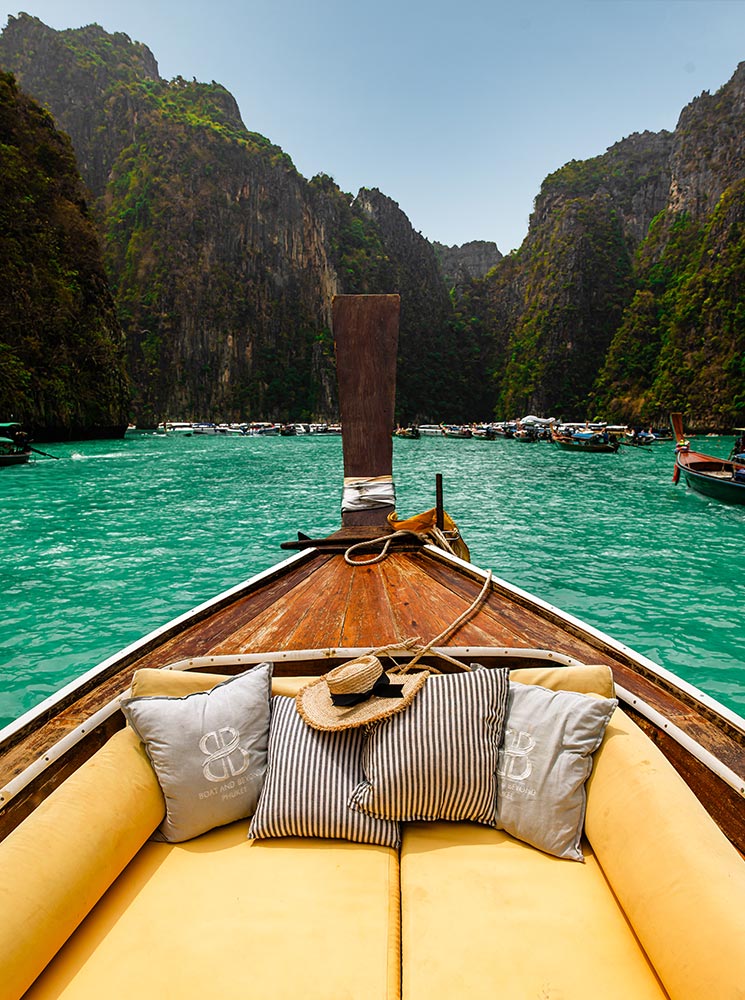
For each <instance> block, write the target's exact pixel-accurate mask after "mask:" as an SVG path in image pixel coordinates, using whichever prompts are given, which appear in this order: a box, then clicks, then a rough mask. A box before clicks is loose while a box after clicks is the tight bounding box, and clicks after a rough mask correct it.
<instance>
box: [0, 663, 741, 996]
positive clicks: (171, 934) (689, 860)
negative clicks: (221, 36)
mask: <svg viewBox="0 0 745 1000" xmlns="http://www.w3.org/2000/svg"><path fill="white" fill-rule="evenodd" d="M147 673H148V672H143V674H147ZM158 674H159V675H160V677H158V678H157V680H155V681H154V680H153V678H151V677H148V676H143V677H142V678H140V681H139V683H140V684H141V685H142V686H141V687H140V688H139V690H135V691H134V693H152V690H153V689H152V687H149V686H148V685H150V684H151V682H153V683H156V684H157V685H160V684H161V683H162V684H166V685H168V684H170V685H172V687H171V688H170V689H168V690H165V689H163V688H162V687H159V688H158V691H159V693H164V694H168V693H173V694H183V693H186V688H184V687H183V686H180V685H184V684H186V685H187V686H190V687H189V690H203V689H205V688H206V687H208V686H210V685H211V684H214V683H216V682H217V681H219V680H221V679H222V678H208V677H206V675H180V677H179V676H172V677H170V678H169V677H167V674H168V672H160V671H159V672H158ZM173 674H174V675H175V674H176V672H173ZM513 676H514V678H515V679H520V680H522V681H523V682H529V683H540V684H542V685H545V686H553V687H556V686H565V687H568V688H569V689H570V690H577V689H579V690H581V691H584V692H588V693H596V694H600V695H606V696H607V695H609V694H610V693H611V689H612V681H611V679H610V674H609V671H608V670H607V668H589V667H588V668H554V669H552V670H550V671H515V672H514V675H513ZM184 677H187V678H188V680H184ZM301 683H304V681H303V680H302V679H297V680H294V679H275V681H274V690H275V692H279V693H284V694H292V693H294V692H295V691H296V690H297V689H298V686H299V685H300V684H301ZM200 685H201V686H200ZM163 815H164V802H163V797H162V793H161V791H160V787H159V785H158V782H157V780H156V778H155V775H154V773H153V771H152V768H151V766H150V763H149V761H148V759H147V756H146V755H145V752H144V750H143V748H142V745H141V744H140V743H139V740H138V739H137V737H136V736H135V734H134V733H133V732H132V731H131V730H129V729H124V730H122V731H121V732H119V733H117V734H116V735H115V736H114V737H112V739H111V740H110V741H109V742H108V743H107V744H106V746H104V747H103V748H102V749H101V750H100V751H99V752H98V753H97V754H95V755H94V756H93V757H92V758H91V759H90V760H89V761H88V762H87V763H86V764H84V765H83V766H82V767H81V768H80V769H79V770H78V771H77V772H76V773H75V774H73V775H72V776H71V777H69V778H68V779H67V780H66V781H65V782H64V784H63V785H62V786H61V787H60V788H58V789H57V790H56V791H55V792H54V793H52V795H51V796H49V798H47V799H46V800H45V801H44V802H43V803H42V804H41V805H40V806H39V807H38V808H37V809H36V811H35V812H34V813H33V814H32V815H31V816H29V817H28V818H27V819H26V820H25V821H24V822H23V823H22V824H21V825H20V826H19V827H18V828H17V829H16V830H15V831H14V832H13V833H12V834H10V835H9V837H7V838H6V840H5V841H3V842H2V843H0V984H2V985H1V986H0V992H1V993H2V996H3V998H6V1000H16V998H19V997H21V996H23V995H24V994H25V991H26V990H28V993H27V994H25V995H26V996H27V997H28V998H30V1000H41V998H44V1000H47V998H58V997H60V998H61V997H64V998H67V1000H83V998H85V1000H88V998H91V1000H92V998H99V997H102V996H106V997H114V998H116V997H127V998H131V997H137V998H141V1000H150V998H156V997H157V998H158V1000H170V998H173V1000H190V998H203V997H209V996H225V995H227V994H230V995H231V996H252V997H258V998H262V1000H263V998H266V1000H271V998H288V1000H289V998H318V1000H321V998H323V1000H337V998H338V1000H341V998H350V1000H367V998H370V1000H378V998H379V1000H384V998H397V997H401V996H402V997H403V998H404V1000H420V998H421V1000H433V998H438V997H442V998H453V997H461V996H462V997H469V998H478V997H487V996H488V997H495V996H499V997H505V998H506V1000H524V998H525V1000H527V998H532V997H540V998H544V1000H583V998H585V997H586V998H596V997H600V996H602V997H604V998H618V1000H628V998H632V997H633V998H634V1000H644V998H647V997H649V998H655V997H665V996H669V997H672V998H674V1000H700V998H701V997H712V998H714V997H716V998H717V1000H735V998H745V975H743V969H745V865H744V864H743V860H742V858H741V856H740V855H739V854H738V853H737V851H735V850H734V848H733V847H732V846H731V845H730V844H729V843H728V841H727V840H726V839H725V838H724V836H723V835H722V834H721V833H720V831H719V830H718V828H717V827H716V826H715V825H714V823H713V822H712V821H711V819H710V818H709V817H708V815H707V814H706V813H705V811H704V810H703V809H702V807H701V806H700V805H699V803H698V801H697V800H696V798H695V797H694V796H693V794H692V793H691V792H690V791H689V789H688V788H687V787H686V786H685V785H684V783H683V782H682V781H681V779H680V778H679V777H678V776H677V774H676V773H675V771H674V770H673V768H672V767H671V766H670V765H669V764H668V762H667V761H666V760H665V758H664V757H663V756H662V755H661V753H660V752H659V751H658V750H657V748H656V747H654V745H653V744H652V743H651V742H650V741H649V740H648V739H647V737H646V736H644V734H642V732H641V731H640V730H639V729H638V728H637V727H636V726H635V725H634V724H633V723H632V722H631V721H630V720H629V719H628V718H627V717H626V716H625V715H624V714H623V713H622V712H621V711H619V710H617V711H616V713H615V714H614V716H613V718H612V720H611V723H610V725H609V726H608V729H607V730H606V734H605V737H604V740H603V743H602V745H601V747H600V749H599V750H598V751H597V752H596V754H595V757H594V765H593V771H592V775H591V777H590V780H589V782H588V800H587V813H586V823H585V833H586V839H585V841H583V853H584V855H585V863H584V864H578V863H576V862H574V861H566V860H559V859H557V858H554V857H550V856H549V855H546V854H543V853H542V852H541V851H538V850H536V849H535V848H533V847H530V846H528V845H527V844H524V843H521V842H520V841H518V840H516V839H514V838H512V837H510V836H509V835H508V834H506V833H504V832H502V831H497V830H493V829H491V828H488V827H483V826H479V825H476V824H471V823H444V822H434V823H408V824H404V825H403V834H402V845H401V848H400V851H396V850H394V849H391V848H384V847H376V846H369V845H362V844H354V843H348V842H345V841H340V840H321V839H311V838H308V839H301V838H281V839H277V840H265V841H254V842H252V841H249V840H248V839H247V837H246V833H247V821H242V822H238V823H233V824H231V825H230V826H226V827H221V828H218V829H216V830H213V831H211V832H210V833H207V834H204V835H203V836H201V837H198V838H196V839H194V840H191V841H187V842H185V843H180V844H166V843H158V842H155V841H153V840H150V839H149V838H150V837H151V835H152V833H153V831H154V829H155V828H156V827H157V826H158V824H159V823H160V821H161V820H162V818H163Z"/></svg>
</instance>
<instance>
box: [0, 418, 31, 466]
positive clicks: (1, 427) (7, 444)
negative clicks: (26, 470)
mask: <svg viewBox="0 0 745 1000" xmlns="http://www.w3.org/2000/svg"><path fill="white" fill-rule="evenodd" d="M30 458H31V448H30V446H29V442H28V435H27V434H26V433H25V431H24V430H23V428H22V426H21V425H20V424H19V423H15V422H10V423H5V424H0V468H2V467H3V466H10V465H26V463H27V462H28V461H29V459H30Z"/></svg>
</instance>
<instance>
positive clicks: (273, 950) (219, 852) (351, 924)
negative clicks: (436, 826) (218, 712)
mask: <svg viewBox="0 0 745 1000" xmlns="http://www.w3.org/2000/svg"><path fill="white" fill-rule="evenodd" d="M247 825H248V824H247V823H246V822H245V821H242V822H237V823H234V824H232V825H231V826H226V827H221V828H219V829H217V830H213V831H212V832H210V833H207V834H204V835H203V836H201V837H199V838H197V839H195V840H191V841H187V842H186V843H183V844H164V843H156V842H153V841H151V842H148V843H147V844H145V845H144V847H143V848H142V849H141V850H140V851H139V853H138V854H137V856H136V857H135V858H134V860H133V861H132V862H131V864H130V865H129V867H128V868H127V870H126V872H125V873H124V874H123V875H122V877H121V878H120V879H119V880H118V881H117V882H115V883H114V885H113V886H112V887H111V889H110V890H109V891H108V892H107V893H106V894H105V895H104V897H103V898H102V899H101V901H100V902H99V903H98V905H97V906H96V907H95V908H94V909H93V910H92V912H91V913H90V914H89V916H88V917H87V918H86V920H85V921H84V922H83V923H82V924H81V925H80V927H79V928H78V929H77V931H76V932H75V933H74V934H73V936H72V937H71V938H70V940H69V941H68V942H67V944H66V945H65V946H64V947H63V948H62V950H61V951H60V953H59V954H58V955H57V956H56V958H55V959H54V960H53V961H52V962H51V963H50V965H49V966H48V967H47V969H46V970H45V972H44V973H43V974H42V975H41V976H40V977H39V979H38V980H37V981H36V983H35V984H34V985H33V987H32V988H31V990H30V991H29V993H28V994H27V997H28V998H29V1000H31V998H34V1000H41V998H45V1000H46V998H51V997H54V998H65V1000H100V998H101V997H106V996H119V997H142V998H145V997H158V998H159V1000H191V998H195V1000H196V998H199V1000H203V998H204V997H213V996H214V997H226V996H231V997H238V996H244V997H272V998H273V1000H285V998H286V1000H297V998H298V997H303V998H305V1000H314V998H317V1000H327V998H329V997H339V998H341V997H349V998H350V1000H351V998H355V1000H366V998H370V1000H387V998H397V997H398V996H399V978H400V971H399V865H398V855H397V852H396V851H395V850H392V849H391V848H384V847H373V846H368V845H361V844H352V843H347V842H345V841H336V840H320V839H317V840H315V839H297V838H284V839H278V840H272V841H261V842H259V841H249V840H247V839H246V829H247Z"/></svg>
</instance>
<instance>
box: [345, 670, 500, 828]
mask: <svg viewBox="0 0 745 1000" xmlns="http://www.w3.org/2000/svg"><path fill="white" fill-rule="evenodd" d="M508 691H509V680H508V671H507V670H502V669H500V670H474V671H473V672H471V673H467V674H448V675H441V676H434V677H430V678H429V679H428V680H427V683H426V684H425V685H424V687H423V688H422V690H421V691H420V692H419V694H418V695H417V696H416V698H415V699H414V701H413V702H412V703H411V705H410V706H409V708H407V709H406V711H404V712H401V713H399V714H398V715H393V716H391V717H390V718H389V719H384V720H382V721H381V722H379V723H377V724H376V725H375V726H374V727H373V726H371V727H369V731H368V738H367V742H366V745H365V751H364V753H363V756H362V766H363V768H364V772H365V779H364V780H363V781H362V782H360V784H359V785H358V786H357V787H356V788H355V790H354V792H353V793H352V797H351V799H350V805H351V806H353V808H355V809H359V810H361V811H362V812H364V813H366V814H368V815H370V816H378V817H382V818H386V819H398V820H434V819H448V820H460V819H468V820H474V821H475V822H477V823H485V824H486V825H488V826H496V825H497V766H498V763H499V744H500V740H501V738H502V727H503V725H504V716H505V710H506V703H507V694H508Z"/></svg>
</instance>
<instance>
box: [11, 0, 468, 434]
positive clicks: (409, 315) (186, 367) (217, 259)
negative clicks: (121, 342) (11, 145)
mask: <svg viewBox="0 0 745 1000" xmlns="http://www.w3.org/2000/svg"><path fill="white" fill-rule="evenodd" d="M0 63H2V64H3V65H5V66H8V67H10V68H12V69H13V70H14V72H15V73H17V75H18V79H19V81H20V83H21V85H22V86H23V87H25V88H26V89H28V90H29V91H30V92H31V93H32V94H33V95H34V96H35V97H36V98H37V99H38V100H40V101H41V102H43V103H44V104H45V106H46V107H48V108H49V110H50V111H51V112H52V113H53V115H54V116H55V118H56V119H57V120H58V121H59V122H60V124H61V125H62V127H63V128H65V129H66V130H67V131H68V132H69V133H70V136H71V138H72V141H73V145H74V147H75V150H76V152H77V155H78V158H79V162H80V164H81V169H82V171H83V175H84V177H85V179H86V181H87V183H88V184H89V186H90V188H91V190H92V192H93V194H94V195H95V197H96V207H97V212H98V215H99V217H100V220H101V222H100V225H101V231H102V234H103V240H104V245H105V260H106V266H107V271H108V273H109V276H110V280H111V283H112V288H113V291H114V295H115V298H116V302H117V308H118V311H119V316H120V318H121V322H122V325H123V327H124V330H125V332H126V338H127V354H128V365H129V371H130V373H131V377H132V382H133V392H134V395H133V409H134V413H135V415H136V416H137V418H138V419H139V420H140V421H142V420H145V421H149V420H154V419H156V418H158V417H163V416H167V415H171V416H179V417H182V418H196V417H201V418H221V419H239V418H241V419H245V418H252V417H253V418H271V419H289V418H292V419H302V418H312V417H314V416H326V417H329V416H333V415H334V413H335V400H334V389H333V386H334V379H333V350H332V345H331V340H330V334H329V320H330V301H331V296H332V295H333V294H335V293H337V292H364V291H368V292H374V291H380V292H391V291H397V290H399V286H401V287H404V286H405V287H406V288H407V289H409V288H411V289H415V290H416V295H417V300H416V301H417V308H414V306H413V304H412V303H408V304H407V305H406V307H405V312H404V317H403V322H402V326H401V337H400V351H401V365H400V367H401V373H402V374H401V391H400V407H399V408H400V409H401V410H402V411H405V412H406V413H410V414H417V415H421V416H426V417H428V418H430V419H433V418H434V417H435V416H437V415H438V414H437V413H436V411H435V410H434V409H433V408H432V407H434V405H435V402H436V400H437V397H436V396H435V395H434V394H433V391H432V385H431V384H430V383H429V382H427V381H426V380H425V379H423V378H422V377H421V375H420V372H419V364H418V362H419V359H420V355H419V345H420V343H421V338H422V330H423V329H424V328H425V327H426V328H427V329H428V330H430V331H431V332H432V336H433V338H434V341H435V342H438V343H439V341H438V340H437V338H438V337H439V338H440V340H442V338H443V337H446V336H447V323H448V319H449V317H450V314H451V307H450V303H449V300H448V297H447V294H446V290H445V288H444V285H443V283H442V279H441V277H440V275H439V273H438V271H437V268H436V265H435V264H434V258H433V256H432V252H431V249H430V248H428V247H427V246H426V245H425V241H423V240H422V239H421V237H418V238H416V239H414V236H415V234H413V230H411V226H410V225H409V223H408V220H406V218H405V216H404V215H403V213H399V214H400V217H399V218H398V219H397V222H396V225H394V226H392V227H391V226H390V225H389V224H388V222H389V220H388V217H387V216H386V217H385V218H380V219H379V218H378V216H377V215H376V213H375V212H372V211H369V210H368V209H369V205H368V204H367V202H366V201H365V197H364V196H361V197H360V198H358V199H357V200H356V201H354V204H352V202H353V199H352V197H351V196H350V195H346V194H344V193H343V192H342V191H340V190H339V188H338V186H337V185H336V184H335V183H334V182H333V180H332V179H331V178H329V177H327V176H325V175H320V176H319V177H317V178H313V179H312V180H311V181H307V180H306V179H305V178H303V177H302V176H301V175H300V174H299V173H298V172H297V170H296V169H295V167H294V165H293V164H292V161H291V160H290V158H289V156H287V155H286V154H285V153H284V152H283V151H282V150H281V149H280V148H279V147H277V146H275V145H273V144H272V143H271V142H270V141H269V140H267V139H266V138H264V137H263V136H260V135H258V134H257V133H255V132H251V131H250V130H248V129H247V128H246V127H245V125H244V124H243V122H242V120H241V117H240V114H239V111H238V108H237V106H236V104H235V101H234V100H233V98H232V97H231V95H230V94H228V93H227V91H225V89H224V88H223V87H221V86H220V85H218V84H215V83H212V84H200V83H197V82H196V81H192V82H188V81H186V80H184V79H182V78H180V77H178V78H176V79H175V80H172V81H165V80H163V79H161V77H160V75H159V73H158V68H157V64H156V62H155V59H154V57H153V56H152V54H151V53H150V51H149V50H148V49H147V48H146V47H145V46H144V45H141V44H139V43H136V42H132V41H131V40H130V39H129V38H128V37H127V36H126V35H122V34H116V35H110V34H108V33H107V32H106V31H104V30H103V29H102V28H100V27H98V26H96V25H92V26H89V27H87V28H81V29H75V30H70V31H62V32H56V31H53V30H52V29H50V28H48V27H46V26H45V25H43V24H42V23H41V22H40V21H39V20H37V19H35V18H30V17H28V16H27V15H21V16H19V17H18V18H14V19H11V20H10V22H9V24H8V27H7V28H6V30H5V32H4V33H3V35H2V37H1V38H0ZM407 229H408V233H407ZM427 254H428V255H429V256H427ZM425 257H426V258H427V267H426V273H425V272H422V273H420V274H418V276H417V279H416V280H414V279H413V278H412V272H413V271H416V270H417V269H418V267H419V265H420V262H421V261H422V260H424V258H425ZM411 358H416V359H417V366H416V370H413V371H412V370H411V369H410V364H409V361H408V360H407V359H411ZM441 374H442V378H443V379H444V382H442V381H441V380H440V381H438V379H435V380H434V381H435V384H436V385H437V386H438V391H439V392H440V393H442V392H443V390H446V391H447V394H448V395H449V397H450V398H455V396H456V395H457V393H456V392H454V391H453V386H454V384H455V382H456V380H457V378H458V377H459V376H457V375H456V374H454V373H452V372H449V370H448V369H447V368H445V367H442V366H441ZM448 379H449V382H448Z"/></svg>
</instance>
